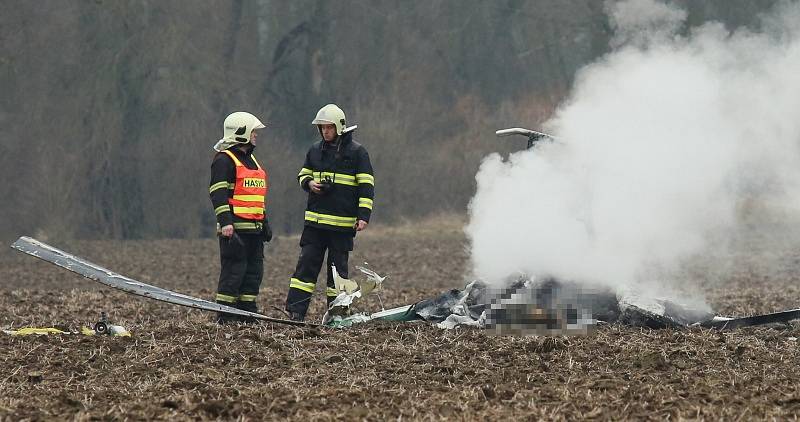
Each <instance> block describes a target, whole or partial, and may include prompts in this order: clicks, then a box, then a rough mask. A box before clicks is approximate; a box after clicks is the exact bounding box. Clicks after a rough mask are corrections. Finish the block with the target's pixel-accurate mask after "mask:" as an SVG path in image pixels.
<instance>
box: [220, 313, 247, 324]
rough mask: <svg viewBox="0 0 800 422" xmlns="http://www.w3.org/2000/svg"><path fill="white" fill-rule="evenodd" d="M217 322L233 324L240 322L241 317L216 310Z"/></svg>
mask: <svg viewBox="0 0 800 422" xmlns="http://www.w3.org/2000/svg"><path fill="white" fill-rule="evenodd" d="M216 322H217V324H223V325H224V324H235V323H237V322H242V317H240V316H239V315H233V314H226V313H224V312H217V319H216Z"/></svg>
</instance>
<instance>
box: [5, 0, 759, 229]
mask: <svg viewBox="0 0 800 422" xmlns="http://www.w3.org/2000/svg"><path fill="white" fill-rule="evenodd" d="M679 3H680V4H682V5H683V6H684V7H685V8H687V10H689V12H690V23H692V24H701V23H702V22H704V21H706V20H708V19H712V18H714V19H721V20H723V21H724V22H727V23H730V24H734V25H739V24H743V23H748V22H749V21H750V20H751V19H752V18H753V16H754V15H756V14H757V12H758V11H759V10H763V9H765V8H766V7H768V6H769V5H770V4H771V3H773V1H759V2H751V1H744V0H731V1H725V0H714V1H708V2H702V3H698V2H690V1H684V2H679ZM604 7H605V6H604V3H603V2H597V1H592V0H566V1H549V0H531V1H524V0H497V1H491V2H486V1H479V0H441V1H406V2H396V1H389V0H376V1H368V2H366V1H357V0H342V1H335V2H328V1H313V0H294V1H281V0H250V1H245V0H233V1H230V2H216V1H210V0H209V1H195V0H170V1H149V0H138V1H126V2H118V1H106V0H95V1H88V0H87V1H78V0H74V1H59V0H42V1H36V2H30V1H24V0H3V1H1V2H0V92H1V93H2V96H1V97H0V125H1V126H0V127H2V135H0V157H2V165H0V176H2V180H3V183H2V185H3V188H2V190H1V191H0V192H1V193H2V197H3V198H4V199H5V200H4V201H3V202H2V204H0V208H1V209H2V216H3V218H2V219H0V237H2V238H3V239H11V238H14V237H16V236H18V235H21V234H33V235H37V236H41V237H50V238H54V237H55V238H120V239H128V238H161V237H164V238H186V237H202V236H211V235H213V232H214V229H215V227H214V221H215V220H214V214H213V211H212V209H211V206H210V202H209V200H208V189H207V188H208V178H209V174H208V173H209V166H210V162H211V158H212V156H213V151H212V150H211V146H212V145H213V144H214V143H215V142H216V141H217V140H218V139H219V138H220V137H221V135H222V127H221V126H222V120H223V119H224V117H225V116H226V115H227V114H228V113H230V112H232V111H238V110H246V111H250V112H252V113H254V114H255V115H257V116H259V117H260V118H261V119H262V121H265V122H268V123H269V127H268V128H267V129H265V130H264V131H263V132H262V136H260V137H259V146H258V148H257V149H256V156H257V157H258V158H259V161H260V162H262V164H264V165H265V167H267V169H268V170H269V173H270V181H271V190H270V201H269V205H268V214H269V216H270V220H271V222H272V224H273V228H274V229H275V231H276V232H277V233H289V232H295V231H297V230H298V229H299V228H300V227H301V225H302V215H303V213H302V210H303V208H304V201H305V196H304V195H305V194H304V193H303V192H302V191H301V190H300V189H299V187H298V185H297V183H296V180H295V177H296V175H297V171H298V170H299V168H300V166H301V164H302V162H303V158H304V153H305V150H306V149H307V148H308V146H309V145H310V144H311V143H312V142H314V141H316V140H317V139H318V134H317V133H316V130H315V129H314V127H313V126H311V124H310V122H311V120H312V118H313V116H314V114H315V113H316V111H317V110H318V109H319V108H320V107H321V106H323V105H324V104H327V103H330V102H334V103H336V104H338V105H339V106H341V107H342V108H343V109H344V110H345V112H346V113H347V116H348V124H358V125H359V130H358V131H357V133H356V136H355V138H356V139H357V140H359V142H361V143H363V144H364V145H365V146H366V147H367V148H368V150H369V152H370V155H371V158H372V162H373V166H374V167H375V176H376V201H375V213H374V216H375V218H374V222H375V223H379V224H380V223H391V222H393V221H397V220H400V219H410V220H413V219H415V218H419V217H421V216H425V215H428V214H432V213H442V212H456V213H463V212H465V210H466V207H467V204H468V202H469V199H470V197H471V196H472V194H473V192H474V184H475V182H474V174H475V171H476V170H477V168H478V165H479V163H480V160H481V158H482V157H483V156H485V155H486V154H488V153H490V152H492V151H499V152H502V153H507V152H510V151H513V150H515V149H519V148H522V147H523V143H524V142H520V143H518V144H517V143H514V142H513V141H508V140H498V139H497V138H495V137H494V130H495V129H498V128H501V127H508V126H517V125H524V126H529V127H536V126H537V125H538V124H540V123H541V122H543V121H544V120H546V119H547V117H548V116H549V115H550V114H551V113H552V112H553V110H554V108H555V107H556V106H557V104H558V102H559V101H560V100H561V99H562V98H563V97H564V96H565V95H566V94H567V93H568V91H569V88H570V85H571V83H572V81H573V78H574V76H575V72H576V71H577V70H578V69H579V68H580V67H581V66H582V65H584V64H586V63H588V62H591V61H592V60H594V59H595V58H597V57H599V56H602V55H603V54H604V53H606V52H607V51H608V48H609V46H608V45H609V40H610V37H611V36H612V29H611V28H610V27H609V24H608V20H607V17H606V15H605V13H604Z"/></svg>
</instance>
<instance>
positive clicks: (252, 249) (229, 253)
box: [208, 111, 272, 323]
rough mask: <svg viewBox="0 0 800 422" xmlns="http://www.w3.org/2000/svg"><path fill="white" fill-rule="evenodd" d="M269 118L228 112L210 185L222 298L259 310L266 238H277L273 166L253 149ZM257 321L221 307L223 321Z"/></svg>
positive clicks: (216, 147)
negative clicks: (270, 193)
mask: <svg viewBox="0 0 800 422" xmlns="http://www.w3.org/2000/svg"><path fill="white" fill-rule="evenodd" d="M263 128H264V124H263V123H261V121H259V120H258V118H256V116H253V115H252V114H250V113H246V112H243V111H237V112H235V113H231V114H230V115H229V116H228V117H226V118H225V122H224V123H223V138H222V139H220V140H219V142H217V144H216V145H214V150H215V151H217V154H216V155H215V156H214V161H213V162H212V163H211V183H210V185H209V188H208V191H209V195H210V196H211V204H212V206H213V207H214V213H215V214H216V215H217V230H218V234H219V251H220V261H221V270H220V275H219V285H218V286H217V295H216V301H217V303H221V304H224V305H228V306H233V307H236V308H239V309H242V310H245V311H250V312H258V306H257V305H256V298H257V296H258V291H259V288H260V286H261V279H262V277H263V275H264V243H263V242H269V241H270V240H271V239H272V230H270V227H269V222H268V220H267V216H266V212H265V211H266V198H267V190H268V188H269V185H268V181H269V178H268V176H267V172H266V170H265V169H263V168H262V167H261V165H260V164H259V163H258V161H257V160H256V157H255V156H254V155H253V149H255V147H256V136H257V135H256V133H257V132H256V131H257V130H258V129H263ZM237 321H243V322H254V321H253V320H252V319H249V318H239V317H237V316H233V315H229V314H223V313H220V314H218V315H217V322H219V323H226V322H237Z"/></svg>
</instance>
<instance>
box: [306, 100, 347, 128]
mask: <svg viewBox="0 0 800 422" xmlns="http://www.w3.org/2000/svg"><path fill="white" fill-rule="evenodd" d="M311 124H312V125H336V134H337V135H341V134H342V133H344V129H345V118H344V111H342V109H341V108H339V106H337V105H336V104H328V105H326V106H325V107H322V108H321V109H319V111H318V112H317V117H315V118H314V120H313V121H312V122H311Z"/></svg>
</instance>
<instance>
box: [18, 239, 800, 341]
mask: <svg viewBox="0 0 800 422" xmlns="http://www.w3.org/2000/svg"><path fill="white" fill-rule="evenodd" d="M11 247H12V248H14V249H16V250H18V251H21V252H24V253H26V254H29V255H31V256H34V257H37V258H39V259H42V260H45V261H47V262H50V263H52V264H55V265H57V266H59V267H62V268H65V269H67V270H69V271H72V272H74V273H77V274H80V275H82V276H84V277H86V278H89V279H91V280H94V281H96V282H98V283H101V284H104V285H106V286H108V287H112V288H115V289H119V290H122V291H124V292H126V293H131V294H134V295H137V296H141V297H146V298H150V299H155V300H159V301H162V302H167V303H171V304H174V305H180V306H187V307H191V308H195V309H201V310H205V311H213V312H222V313H228V314H231V315H238V316H243V317H249V318H251V319H255V320H260V321H266V322H272V323H278V324H285V325H293V326H300V327H315V326H327V327H349V326H352V325H356V324H361V323H368V322H370V321H376V320H377V321H397V322H413V321H425V322H429V323H435V324H437V326H439V327H441V328H445V329H450V328H454V327H457V326H473V327H479V328H484V329H486V330H487V331H488V332H490V333H494V334H512V335H530V334H535V335H565V334H566V335H568V334H586V333H589V332H591V331H592V330H593V329H594V328H595V327H596V326H597V325H598V324H604V323H617V324H624V325H630V326H638V327H647V328H652V329H659V328H680V327H691V326H700V327H706V328H717V329H723V330H724V329H734V328H740V327H747V326H754V325H762V324H771V323H788V322H789V321H791V320H795V319H800V309H792V310H787V311H783V312H776V313H771V314H763V315H755V316H749V317H743V318H728V317H721V316H717V315H715V314H714V313H713V311H711V310H710V309H708V308H705V307H703V306H686V305H683V304H681V303H678V302H675V301H671V300H666V299H653V298H646V297H642V296H637V295H633V294H620V293H618V292H614V291H611V290H609V289H604V288H594V287H587V286H585V285H582V284H579V283H574V282H565V281H560V280H557V279H555V278H552V277H541V278H531V277H527V276H524V275H520V276H519V277H518V278H516V279H515V280H513V281H511V282H509V283H508V285H507V286H506V287H504V288H501V289H497V288H494V287H491V286H489V285H488V284H486V283H484V282H482V281H473V282H471V283H469V284H468V285H467V286H466V287H465V288H463V289H453V290H450V291H447V292H444V293H442V294H440V295H439V296H436V297H433V298H428V299H424V300H421V301H419V302H416V303H414V304H411V305H407V306H401V307H397V308H392V309H382V310H381V311H379V312H375V313H371V314H369V313H366V312H359V311H358V306H359V305H360V302H363V301H364V299H366V297H368V296H369V295H376V296H377V297H378V299H379V301H380V303H381V308H383V306H382V300H381V298H380V292H381V290H382V284H383V281H384V279H385V277H381V276H379V275H378V274H377V273H375V272H373V271H371V270H369V269H367V268H363V267H357V268H358V269H359V270H360V271H361V272H362V273H363V274H364V275H365V276H366V280H364V281H361V282H355V281H352V280H348V279H344V278H342V277H339V276H338V274H336V273H335V272H334V280H335V283H336V288H337V290H338V291H339V295H338V296H337V298H336V299H335V300H334V301H333V302H332V303H331V305H330V307H329V309H328V311H327V312H326V314H325V316H324V317H323V319H322V323H321V324H313V323H307V322H299V321H292V320H288V319H282V318H273V317H269V316H266V315H262V314H258V313H253V312H247V311H243V310H240V309H236V308H233V307H229V306H225V305H220V304H218V303H215V302H211V301H208V300H204V299H200V298H196V297H192V296H188V295H184V294H181V293H176V292H173V291H170V290H167V289H162V288H160V287H156V286H153V285H150V284H146V283H142V282H139V281H136V280H134V279H131V278H129V277H126V276H124V275H121V274H118V273H115V272H113V271H111V270H109V269H106V268H103V267H101V266H99V265H97V264H94V263H92V262H89V261H87V260H85V259H83V258H80V257H77V256H75V255H72V254H69V253H67V252H64V251H62V250H60V249H57V248H55V247H53V246H50V245H48V244H46V243H43V242H40V241H38V240H36V239H33V238H30V237H24V236H23V237H20V238H19V239H18V240H17V241H15V242H14V243H13V244H12V245H11ZM334 271H335V269H334Z"/></svg>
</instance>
